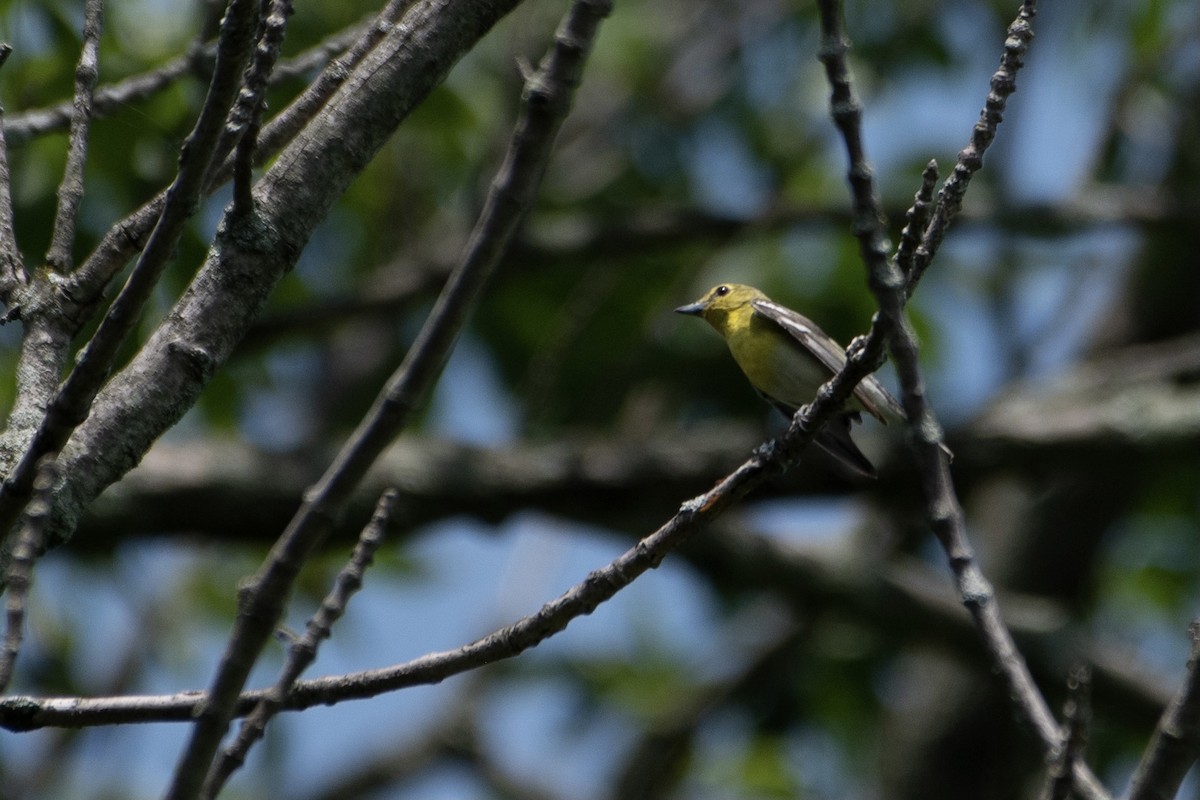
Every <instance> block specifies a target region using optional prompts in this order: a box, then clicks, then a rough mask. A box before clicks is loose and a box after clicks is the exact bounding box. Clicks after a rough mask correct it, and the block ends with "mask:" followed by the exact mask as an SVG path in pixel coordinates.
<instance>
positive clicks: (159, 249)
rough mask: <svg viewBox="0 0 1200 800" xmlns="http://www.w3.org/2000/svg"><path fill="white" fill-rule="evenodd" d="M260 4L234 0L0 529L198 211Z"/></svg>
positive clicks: (0, 501)
mask: <svg viewBox="0 0 1200 800" xmlns="http://www.w3.org/2000/svg"><path fill="white" fill-rule="evenodd" d="M257 8H258V6H257V3H256V2H254V0H232V2H231V3H230V6H229V9H228V11H227V13H226V15H225V20H224V23H223V25H222V35H221V41H220V44H219V45H218V49H217V68H216V70H215V71H214V73H213V82H212V84H211V85H210V86H209V92H208V96H207V98H205V102H204V107H203V108H202V109H201V111H200V116H199V118H198V119H197V121H196V126H195V128H194V129H193V130H192V132H191V134H189V135H188V138H187V140H186V141H185V142H184V144H183V149H182V151H181V153H180V157H179V173H178V174H177V175H176V177H175V181H174V182H173V183H172V184H171V188H170V189H169V190H167V196H166V201H165V203H164V205H163V210H162V215H161V216H160V217H159V220H158V224H156V225H155V227H154V232H153V233H152V234H151V235H150V240H149V241H148V242H147V243H146V249H145V250H143V251H142V255H141V258H139V259H138V263H137V265H136V266H135V267H134V268H133V271H132V272H131V273H130V276H129V280H128V281H127V282H126V283H125V286H124V288H123V289H121V292H120V293H119V294H118V295H117V297H116V299H114V300H113V303H112V305H111V306H110V307H109V309H108V313H107V314H105V316H104V318H103V319H102V320H101V321H100V326H99V328H98V329H97V330H96V333H95V334H94V335H93V336H92V339H91V341H90V342H88V344H87V346H86V347H85V348H84V349H83V351H82V352H81V353H80V355H79V357H78V359H77V361H76V365H75V368H74V369H73V370H71V373H70V374H69V375H68V376H67V379H66V380H65V381H63V383H62V386H60V387H59V390H58V392H57V393H56V394H55V396H54V399H53V400H52V401H51V402H50V404H49V406H48V408H47V409H46V414H45V417H44V418H43V419H42V421H41V423H40V424H39V426H38V429H37V431H36V433H34V435H33V438H32V440H31V441H30V443H29V445H28V446H27V447H26V449H25V452H24V453H23V454H22V456H21V458H20V460H19V461H18V462H17V464H16V465H15V466H14V468H13V470H12V472H10V473H9V475H8V477H7V478H6V479H5V480H4V483H3V486H2V488H0V531H3V530H7V529H8V528H10V527H11V526H12V524H13V522H15V520H16V518H17V516H19V515H20V513H21V510H22V509H23V508H24V506H25V504H26V503H27V502H28V501H29V497H30V491H31V489H32V485H33V477H34V473H35V470H36V464H37V462H38V460H39V459H41V458H42V457H43V456H45V455H47V454H49V453H57V452H58V451H59V450H61V449H62V446H63V445H64V444H65V443H66V441H67V439H68V438H69V437H70V435H71V433H72V432H73V431H74V430H75V428H76V427H78V426H79V424H80V423H81V422H83V420H84V419H86V418H87V415H88V412H89V410H90V408H91V404H92V401H93V400H94V399H95V397H96V393H97V392H99V390H100V387H101V385H102V384H103V382H104V379H105V378H106V377H107V376H108V373H109V371H110V370H111V369H112V365H113V359H114V358H115V357H116V354H117V351H118V350H119V348H120V346H121V344H122V343H123V342H124V341H125V338H126V336H127V335H128V334H129V332H130V331H131V330H132V329H133V327H134V325H136V324H137V321H138V318H139V316H140V315H141V311H142V307H143V306H144V305H145V303H146V301H147V300H148V299H149V297H150V295H151V293H152V292H153V290H154V287H155V285H156V284H157V282H158V279H159V277H160V276H161V275H162V272H163V270H164V269H166V266H167V264H168V263H169V262H170V259H171V257H172V255H173V254H174V251H175V246H176V244H177V243H178V241H179V236H180V234H181V233H182V231H183V226H184V223H185V222H186V221H187V220H188V219H189V218H190V217H191V215H192V214H193V213H194V212H195V209H196V205H197V203H198V200H199V196H200V190H201V189H202V188H203V185H204V177H205V175H206V174H207V172H208V167H209V164H210V163H211V161H212V158H213V148H214V147H215V145H216V143H217V141H218V138H219V136H220V132H221V129H222V127H223V124H224V121H225V116H226V114H227V113H228V111H229V108H230V106H231V105H232V104H233V99H234V96H235V94H236V92H237V88H238V85H239V83H240V78H241V74H242V69H243V67H244V65H245V63H246V58H247V55H248V53H249V50H250V48H251V46H252V45H253V41H254V31H255V27H256V25H255V22H256V20H255V17H256V12H257Z"/></svg>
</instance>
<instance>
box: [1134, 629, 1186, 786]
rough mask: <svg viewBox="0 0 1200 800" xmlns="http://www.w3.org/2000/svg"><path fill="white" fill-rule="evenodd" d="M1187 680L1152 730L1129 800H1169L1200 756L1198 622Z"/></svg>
mask: <svg viewBox="0 0 1200 800" xmlns="http://www.w3.org/2000/svg"><path fill="white" fill-rule="evenodd" d="M1188 632H1189V633H1190V635H1191V637H1192V650H1191V655H1190V656H1189V657H1188V663H1187V677H1186V678H1185V679H1184V681H1183V685H1182V686H1180V687H1179V690H1178V691H1177V692H1176V693H1175V697H1173V698H1172V699H1171V704H1170V705H1169V706H1167V710H1166V711H1164V712H1163V715H1162V718H1161V719H1160V720H1159V721H1158V725H1156V726H1155V728H1154V735H1153V736H1152V737H1151V738H1150V743H1149V745H1147V746H1146V752H1145V754H1143V756H1142V760H1141V763H1139V764H1138V768H1137V771H1136V772H1135V773H1134V774H1133V781H1132V782H1131V783H1130V786H1129V795H1128V798H1129V800H1171V798H1174V797H1175V796H1176V794H1177V793H1178V792H1179V786H1180V784H1181V783H1183V778H1184V776H1185V775H1187V772H1188V770H1189V769H1191V767H1192V764H1194V763H1196V756H1197V753H1200V619H1198V620H1195V621H1193V622H1192V624H1191V626H1190V628H1189V630H1188Z"/></svg>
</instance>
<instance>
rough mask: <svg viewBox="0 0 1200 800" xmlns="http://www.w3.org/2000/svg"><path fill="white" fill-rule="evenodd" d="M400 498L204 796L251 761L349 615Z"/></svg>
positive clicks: (375, 521) (391, 501)
mask: <svg viewBox="0 0 1200 800" xmlns="http://www.w3.org/2000/svg"><path fill="white" fill-rule="evenodd" d="M397 497H398V494H397V492H396V490H395V489H388V490H387V491H385V492H384V493H383V496H381V497H380V498H379V502H378V503H377V504H376V506H375V513H374V514H373V515H372V517H371V521H370V522H369V523H367V526H366V527H365V528H363V530H362V533H361V534H360V535H359V537H358V544H357V545H356V546H355V548H354V553H353V554H352V555H351V557H350V562H349V563H348V564H346V566H345V567H343V568H342V571H341V572H339V573H338V576H337V579H336V581H335V582H334V587H333V590H332V591H331V592H330V593H329V595H328V596H326V598H325V600H324V601H323V602H322V603H321V608H320V610H318V612H317V613H316V615H315V616H313V618H312V619H310V620H309V621H308V627H307V629H306V630H305V632H304V635H303V636H302V637H300V638H299V639H297V640H296V641H295V642H293V643H292V646H291V647H290V648H289V649H288V659H287V663H286V664H285V665H284V668H283V672H282V674H280V676H279V678H278V680H276V681H275V685H274V686H272V687H271V688H270V689H268V690H267V694H266V696H265V697H264V698H263V699H262V700H261V701H260V702H259V703H258V705H257V706H255V708H254V711H253V712H251V713H250V715H249V716H248V717H246V719H244V720H243V721H242V727H241V730H239V731H238V736H237V739H236V741H234V742H233V743H232V744H231V745H229V747H227V748H226V749H225V752H224V753H223V754H222V756H221V759H220V760H219V761H217V762H216V763H214V764H213V767H212V769H211V770H209V774H208V777H207V778H206V779H205V781H204V787H203V790H202V792H201V795H202V796H203V797H206V798H213V797H216V796H217V795H218V794H220V792H221V787H222V786H224V785H225V783H226V782H227V781H228V780H229V778H230V776H231V775H233V773H234V772H235V771H236V770H238V769H239V768H240V767H241V766H242V764H243V763H245V760H246V754H247V753H249V752H250V748H251V747H253V746H254V743H255V742H257V741H258V740H259V739H261V738H262V737H263V734H264V733H266V730H267V723H269V722H270V721H271V719H272V717H274V716H275V715H276V714H277V713H279V710H280V708H282V707H283V704H284V702H286V701H287V697H288V693H290V692H291V690H292V686H294V685H295V683H296V681H297V680H298V679H299V678H300V675H301V674H302V673H303V672H304V670H306V669H308V668H309V666H310V665H311V664H312V663H313V661H315V660H316V658H317V648H318V647H319V646H320V644H321V642H322V641H323V640H325V639H328V638H329V636H330V632H331V630H332V628H333V624H334V623H335V622H337V621H338V619H340V618H341V616H342V615H343V614H344V613H346V605H347V603H349V601H350V597H351V595H353V594H354V593H355V592H357V591H358V590H359V589H361V588H362V582H363V575H364V574H365V573H366V571H367V567H369V566H371V562H372V561H373V560H374V558H375V551H376V550H378V549H379V546H380V545H381V544H383V535H384V533H385V531H386V530H387V528H388V526H389V525H390V524H391V521H392V518H393V516H394V514H395V511H396V500H397Z"/></svg>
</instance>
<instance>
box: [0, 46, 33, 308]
mask: <svg viewBox="0 0 1200 800" xmlns="http://www.w3.org/2000/svg"><path fill="white" fill-rule="evenodd" d="M11 54H12V45H10V44H8V43H7V42H0V67H3V66H4V62H6V61H8V57H9V55H11ZM27 280H28V276H27V275H26V274H25V265H24V264H23V263H22V262H21V251H20V249H18V247H17V235H16V233H15V232H14V230H13V205H12V175H11V174H10V173H9V171H8V123H7V120H6V118H5V116H4V106H3V105H0V300H3V301H4V302H5V303H11V302H12V300H13V295H14V293H15V292H16V290H17V288H18V287H20V286H23V285H24V284H25V283H26V281H27ZM9 313H12V310H11V309H10V310H9ZM8 320H9V314H8V313H6V314H5V315H4V317H3V318H2V319H0V322H7V321H8Z"/></svg>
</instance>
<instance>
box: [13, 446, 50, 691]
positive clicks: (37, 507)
mask: <svg viewBox="0 0 1200 800" xmlns="http://www.w3.org/2000/svg"><path fill="white" fill-rule="evenodd" d="M57 483H58V468H57V465H56V464H55V462H54V460H53V459H43V460H42V462H41V464H39V465H38V476H37V480H36V481H35V482H34V487H33V488H34V492H35V496H34V499H33V501H32V502H31V503H30V504H29V507H28V508H27V509H26V511H25V514H24V515H23V518H24V524H23V525H22V526H21V532H20V533H19V534H18V535H17V546H16V547H15V548H13V557H12V561H11V562H10V563H9V565H8V571H7V572H8V574H7V575H6V576H5V582H6V583H7V584H8V600H7V617H8V618H7V625H8V629H7V630H6V631H5V633H4V648H3V650H0V694H3V693H4V691H5V690H6V689H8V684H9V683H10V682H11V681H12V676H13V669H14V668H15V667H16V664H17V654H18V653H20V651H21V640H22V638H23V637H24V633H23V631H24V628H25V600H26V598H27V596H28V594H29V586H30V584H31V583H32V580H33V563H34V561H35V560H36V559H37V555H38V552H39V551H40V549H41V545H42V531H43V530H44V528H45V525H46V520H47V518H48V517H49V516H50V506H51V503H52V501H53V492H54V487H55V485H56V484H57Z"/></svg>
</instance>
